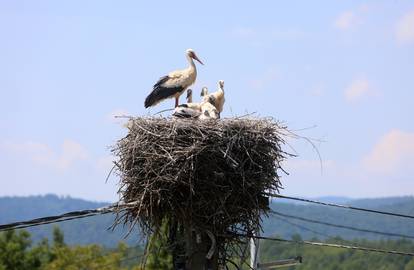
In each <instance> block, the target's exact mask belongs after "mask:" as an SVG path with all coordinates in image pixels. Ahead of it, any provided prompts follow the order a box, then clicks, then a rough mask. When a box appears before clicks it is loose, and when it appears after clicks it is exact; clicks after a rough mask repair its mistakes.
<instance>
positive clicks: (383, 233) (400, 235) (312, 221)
mask: <svg viewBox="0 0 414 270" xmlns="http://www.w3.org/2000/svg"><path fill="white" fill-rule="evenodd" d="M272 214H275V215H277V216H282V217H286V218H291V219H296V220H301V221H304V222H309V223H314V224H321V225H326V226H330V227H336V228H342V229H347V230H353V231H357V232H364V233H372V234H379V235H384V236H392V237H402V238H409V239H414V236H412V235H406V234H400V233H390V232H384V231H376V230H368V229H363V228H357V227H353V226H347V225H341V224H334V223H329V222H324V221H319V220H314V219H308V218H303V217H298V216H294V215H289V214H285V213H281V212H277V211H272Z"/></svg>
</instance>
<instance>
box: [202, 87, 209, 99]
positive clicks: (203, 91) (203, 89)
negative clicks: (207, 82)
mask: <svg viewBox="0 0 414 270" xmlns="http://www.w3.org/2000/svg"><path fill="white" fill-rule="evenodd" d="M207 95H208V88H207V87H205V86H204V87H203V88H201V93H200V96H202V97H204V96H207Z"/></svg>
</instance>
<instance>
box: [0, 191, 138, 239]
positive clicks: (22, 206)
mask: <svg viewBox="0 0 414 270" xmlns="http://www.w3.org/2000/svg"><path fill="white" fill-rule="evenodd" d="M108 204H109V203H106V202H91V201H86V200H80V199H74V198H71V197H58V196H56V195H51V194H49V195H45V196H29V197H0V224H3V223H10V222H14V221H19V220H27V219H33V218H37V217H42V216H49V215H57V214H62V213H65V212H69V211H75V210H83V209H95V208H98V207H102V206H105V205H108ZM113 221H114V215H112V214H106V215H99V216H94V217H89V218H83V219H77V220H70V221H65V222H60V223H55V225H54V224H50V225H43V226H38V227H33V228H29V229H28V231H30V233H31V234H32V239H33V240H34V241H38V240H40V239H42V238H44V237H47V238H50V237H51V232H52V228H53V226H56V225H58V226H59V227H60V228H61V229H62V230H63V232H64V235H65V241H66V242H67V243H68V244H90V243H99V244H102V245H105V246H107V247H113V246H116V245H117V243H118V242H119V241H120V240H124V241H126V242H127V243H129V244H132V245H134V244H135V245H136V244H137V242H138V240H139V236H138V235H137V233H134V234H131V235H130V236H129V237H128V238H127V239H124V236H125V235H126V233H127V230H122V229H121V227H119V228H117V229H116V230H114V231H112V230H108V228H109V227H110V226H111V225H112V224H113Z"/></svg>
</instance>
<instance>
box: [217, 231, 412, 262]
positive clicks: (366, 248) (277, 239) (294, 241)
mask: <svg viewBox="0 0 414 270" xmlns="http://www.w3.org/2000/svg"><path fill="white" fill-rule="evenodd" d="M233 235H236V236H240V237H249V238H256V239H263V240H270V241H278V242H287V243H294V244H299V245H312V246H321V247H333V248H343V249H353V250H361V251H367V252H379V253H386V254H393V255H404V256H411V257H414V253H410V252H402V251H396V250H386V249H377V248H368V247H360V246H347V245H340V244H329V243H321V242H311V241H304V240H288V239H283V238H272V237H265V236H256V235H251V234H249V235H243V234H233ZM222 236H223V237H229V236H230V235H222Z"/></svg>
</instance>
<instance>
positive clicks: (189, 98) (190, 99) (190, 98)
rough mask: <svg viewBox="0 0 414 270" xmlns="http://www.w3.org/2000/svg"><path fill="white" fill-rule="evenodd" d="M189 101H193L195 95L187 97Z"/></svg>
mask: <svg viewBox="0 0 414 270" xmlns="http://www.w3.org/2000/svg"><path fill="white" fill-rule="evenodd" d="M187 103H193V95H190V96H189V97H187Z"/></svg>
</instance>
